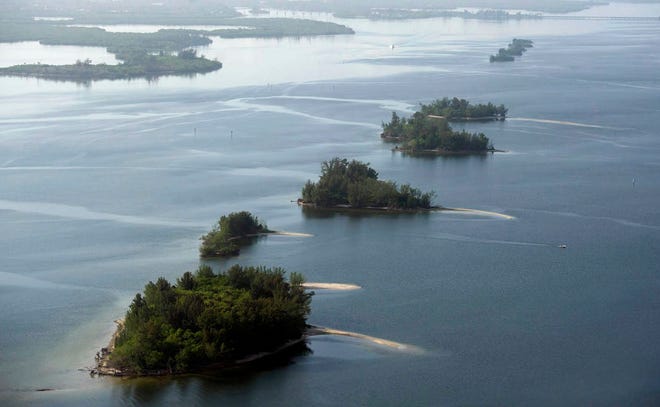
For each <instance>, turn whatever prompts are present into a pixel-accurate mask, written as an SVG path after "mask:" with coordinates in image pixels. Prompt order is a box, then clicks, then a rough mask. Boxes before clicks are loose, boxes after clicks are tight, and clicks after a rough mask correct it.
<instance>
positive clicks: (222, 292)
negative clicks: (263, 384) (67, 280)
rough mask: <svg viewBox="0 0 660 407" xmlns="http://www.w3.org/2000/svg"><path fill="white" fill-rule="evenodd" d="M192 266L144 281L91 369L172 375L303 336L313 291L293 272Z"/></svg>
mask: <svg viewBox="0 0 660 407" xmlns="http://www.w3.org/2000/svg"><path fill="white" fill-rule="evenodd" d="M285 274H286V272H285V271H284V270H283V269H281V268H265V267H242V266H239V265H235V266H233V267H231V268H230V269H229V270H227V271H226V272H224V273H221V274H214V273H213V271H212V270H211V268H210V267H208V266H200V267H199V268H198V270H197V271H196V272H195V273H191V272H186V273H184V274H183V275H182V276H181V277H179V278H178V279H177V281H176V284H174V285H172V284H170V283H169V282H168V281H167V280H166V279H164V278H162V277H161V278H159V279H158V280H157V281H156V282H155V283H154V282H149V283H148V284H147V285H146V286H145V288H144V292H143V294H137V295H136V296H135V298H134V299H133V302H132V303H131V305H130V307H129V309H128V311H127V312H126V316H125V319H124V320H123V321H122V322H121V323H119V324H118V325H119V326H118V329H117V332H116V333H115V335H114V337H113V341H111V346H113V347H110V348H107V349H104V350H103V353H102V354H99V355H98V357H97V368H96V369H94V370H93V373H98V374H101V375H113V376H156V375H173V374H181V373H187V372H193V371H199V370H202V369H218V368H228V367H234V366H239V365H242V364H246V363H248V362H252V361H254V360H256V359H259V358H261V357H263V356H267V355H270V354H273V353H276V352H280V351H282V350H284V349H287V348H290V347H292V346H294V345H296V344H302V343H303V342H304V340H305V338H306V330H307V328H308V327H307V322H306V321H307V317H308V315H309V312H310V304H311V298H312V295H313V293H312V292H307V291H305V288H304V286H303V283H304V278H303V276H302V275H301V274H298V273H290V274H289V278H288V279H286V278H285Z"/></svg>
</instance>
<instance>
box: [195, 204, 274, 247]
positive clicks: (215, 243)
mask: <svg viewBox="0 0 660 407" xmlns="http://www.w3.org/2000/svg"><path fill="white" fill-rule="evenodd" d="M267 233H274V232H273V231H271V230H268V227H267V226H266V224H265V223H262V222H261V221H260V220H259V218H257V217H256V216H253V215H252V214H251V213H250V212H247V211H241V212H232V213H230V214H229V215H226V216H222V217H220V220H219V221H218V223H217V224H216V225H215V226H214V227H213V229H211V231H210V232H209V233H207V234H205V235H204V236H202V237H201V240H202V244H201V245H200V247H199V253H200V255H201V256H202V257H228V256H236V255H238V254H239V253H240V246H241V245H243V244H245V242H247V241H248V239H249V238H250V237H255V236H259V235H263V234H267Z"/></svg>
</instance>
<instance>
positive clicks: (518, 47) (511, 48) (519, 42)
mask: <svg viewBox="0 0 660 407" xmlns="http://www.w3.org/2000/svg"><path fill="white" fill-rule="evenodd" d="M532 47H534V42H533V41H532V40H523V39H519V38H514V39H513V41H511V43H510V44H509V45H508V46H507V47H506V48H500V49H499V51H498V52H497V55H491V56H490V62H511V61H513V60H515V59H516V58H515V57H520V56H522V54H523V53H525V52H526V51H527V49H528V48H532Z"/></svg>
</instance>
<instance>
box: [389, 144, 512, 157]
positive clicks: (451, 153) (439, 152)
mask: <svg viewBox="0 0 660 407" xmlns="http://www.w3.org/2000/svg"><path fill="white" fill-rule="evenodd" d="M392 151H395V152H396V151H398V152H401V153H404V154H410V155H438V156H465V155H486V154H489V153H491V154H493V153H506V152H507V151H506V150H498V149H496V148H489V149H487V150H457V151H451V150H443V149H440V148H438V149H432V150H411V149H406V148H399V146H396V147H394V148H393V149H392Z"/></svg>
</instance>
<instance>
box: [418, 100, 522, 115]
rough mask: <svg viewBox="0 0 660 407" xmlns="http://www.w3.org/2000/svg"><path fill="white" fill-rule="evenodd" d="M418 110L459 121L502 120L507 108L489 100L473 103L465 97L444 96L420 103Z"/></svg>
mask: <svg viewBox="0 0 660 407" xmlns="http://www.w3.org/2000/svg"><path fill="white" fill-rule="evenodd" d="M419 111H421V112H422V114H424V115H426V116H428V115H434V116H442V117H444V118H446V119H447V120H449V121H460V120H466V119H473V120H474V119H490V120H503V119H504V118H506V114H507V112H508V111H509V109H507V108H506V106H504V105H499V106H496V105H494V104H492V103H491V102H488V103H487V104H483V103H480V104H477V105H473V104H471V103H470V102H469V101H467V100H465V99H459V98H456V97H455V98H452V99H449V98H447V97H445V98H443V99H436V100H434V101H433V102H431V103H429V104H428V105H425V104H421V103H420V109H419Z"/></svg>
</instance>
